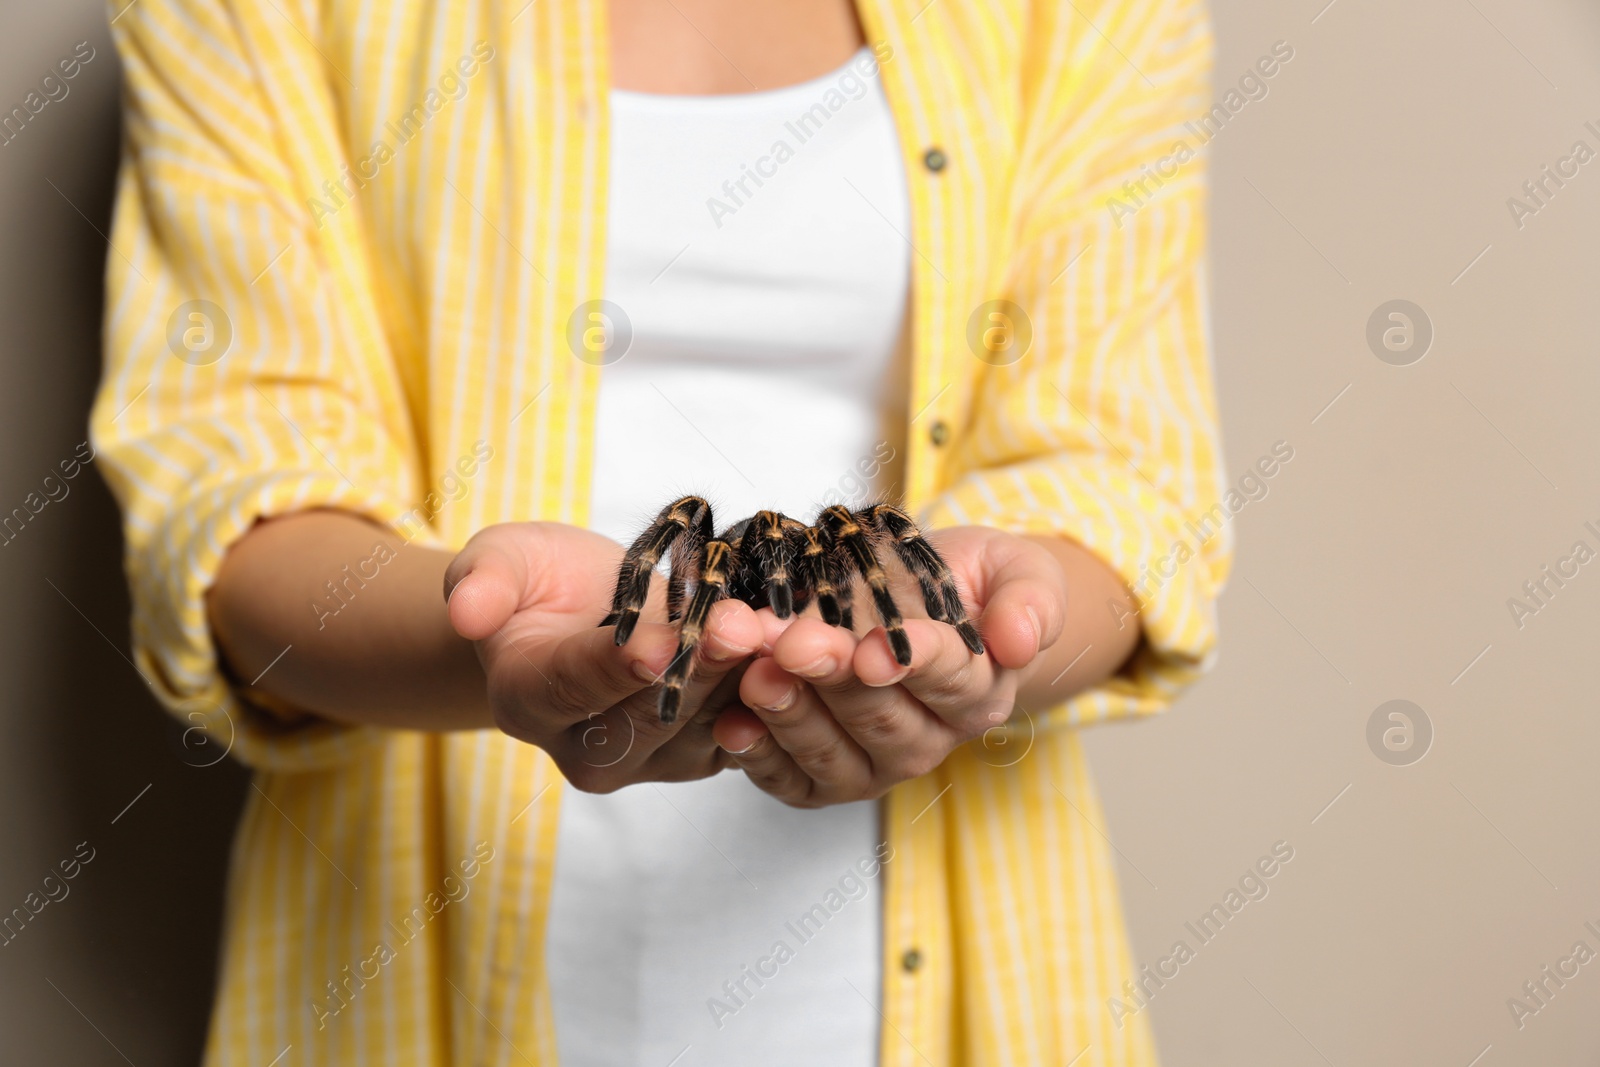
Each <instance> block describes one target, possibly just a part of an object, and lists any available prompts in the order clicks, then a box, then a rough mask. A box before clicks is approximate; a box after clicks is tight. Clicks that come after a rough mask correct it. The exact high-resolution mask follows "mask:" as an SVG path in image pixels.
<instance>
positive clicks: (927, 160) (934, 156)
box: [922, 146, 949, 174]
mask: <svg viewBox="0 0 1600 1067" xmlns="http://www.w3.org/2000/svg"><path fill="white" fill-rule="evenodd" d="M948 162H949V160H947V159H946V158H945V156H944V150H943V149H942V148H939V147H938V146H935V147H933V148H930V149H928V150H927V151H926V152H924V153H923V154H922V165H923V166H924V167H927V168H928V169H929V170H931V171H933V172H934V173H935V174H937V173H939V172H940V171H941V170H944V165H945V164H946V163H948Z"/></svg>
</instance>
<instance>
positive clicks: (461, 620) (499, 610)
mask: <svg viewBox="0 0 1600 1067" xmlns="http://www.w3.org/2000/svg"><path fill="white" fill-rule="evenodd" d="M506 534H507V531H506V530H505V529H504V528H503V527H495V526H491V527H489V528H488V529H486V530H481V531H479V532H478V533H477V534H475V535H473V537H472V539H471V540H470V541H468V542H467V543H466V546H465V547H463V548H462V549H461V551H460V552H459V553H457V554H456V558H455V559H453V560H451V561H450V566H449V567H448V568H446V569H445V572H444V598H445V604H446V606H447V607H448V609H449V612H450V625H451V626H453V627H455V631H456V633H458V634H460V635H461V636H462V637H464V638H466V639H467V640H469V641H482V640H483V639H484V638H487V637H490V636H493V635H494V634H495V633H497V632H498V631H499V630H500V628H501V627H503V626H504V625H505V624H506V623H507V622H509V621H510V620H511V616H512V614H513V613H514V612H515V611H516V610H517V606H518V605H519V604H521V603H522V596H523V593H524V591H525V590H526V589H527V587H528V561H527V555H526V553H524V552H523V551H521V550H520V548H519V547H518V546H517V545H515V544H512V543H511V542H510V539H509V538H508V537H507V536H506Z"/></svg>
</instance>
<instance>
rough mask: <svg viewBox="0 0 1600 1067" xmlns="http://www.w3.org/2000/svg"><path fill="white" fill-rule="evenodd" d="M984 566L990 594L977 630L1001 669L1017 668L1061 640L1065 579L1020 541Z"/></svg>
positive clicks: (1046, 557) (1036, 548)
mask: <svg viewBox="0 0 1600 1067" xmlns="http://www.w3.org/2000/svg"><path fill="white" fill-rule="evenodd" d="M1005 547H1006V549H1007V551H1002V552H996V553H993V554H992V555H991V556H990V558H989V559H987V560H985V563H986V564H987V565H988V567H989V573H988V574H987V575H986V576H985V578H986V581H985V583H984V584H985V586H986V588H987V590H988V596H987V598H986V602H985V603H984V606H983V617H982V619H981V620H980V621H979V623H978V626H979V629H980V630H982V632H983V641H984V644H985V645H987V646H988V647H989V651H990V652H991V653H992V654H993V655H994V658H995V661H996V662H997V663H999V664H1000V666H1002V667H1008V668H1011V669H1020V668H1022V667H1025V666H1027V665H1028V664H1029V663H1031V662H1033V658H1034V657H1035V656H1037V655H1038V654H1039V652H1040V651H1042V650H1043V649H1046V648H1049V647H1050V646H1051V645H1053V644H1055V643H1056V641H1057V640H1059V639H1060V637H1061V631H1062V628H1063V626H1064V625H1065V622H1066V618H1065V616H1066V610H1065V609H1066V577H1065V575H1064V574H1063V571H1062V567H1061V564H1060V563H1058V562H1057V561H1056V560H1055V558H1054V557H1053V556H1052V554H1051V553H1050V551H1049V550H1048V549H1046V548H1044V547H1043V546H1042V545H1037V544H1032V543H1029V542H1028V541H1026V540H1024V539H1022V538H1016V539H1015V540H1014V543H1010V544H1007V545H1006V546H1005Z"/></svg>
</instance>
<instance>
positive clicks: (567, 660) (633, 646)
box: [529, 623, 677, 726]
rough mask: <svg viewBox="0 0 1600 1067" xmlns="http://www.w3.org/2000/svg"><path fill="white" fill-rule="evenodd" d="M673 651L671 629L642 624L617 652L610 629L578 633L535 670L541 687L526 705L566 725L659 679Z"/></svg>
mask: <svg viewBox="0 0 1600 1067" xmlns="http://www.w3.org/2000/svg"><path fill="white" fill-rule="evenodd" d="M676 648H677V637H676V635H675V634H674V633H673V631H672V628H671V627H668V626H661V625H659V624H650V623H645V624H641V625H640V626H639V628H638V629H637V630H636V631H634V636H633V639H632V640H630V641H629V642H628V643H627V644H626V645H623V646H621V647H618V646H617V644H616V642H614V641H613V640H612V639H611V631H610V629H609V628H599V627H596V628H594V629H588V628H585V629H582V630H579V631H578V632H577V633H574V634H571V635H569V636H568V637H566V638H565V639H563V640H562V641H561V643H560V644H559V645H557V646H556V649H555V651H554V653H553V654H552V655H551V656H550V658H549V660H548V661H547V662H546V663H545V664H544V665H543V666H542V667H540V668H539V674H540V677H541V679H542V681H543V685H542V686H534V687H533V690H534V691H533V692H532V693H530V694H529V703H531V704H532V705H533V706H534V707H536V708H539V709H541V710H542V711H543V712H544V714H545V715H547V716H553V717H554V718H555V719H556V720H557V721H558V722H559V723H560V724H561V725H563V726H567V725H570V724H572V723H575V722H578V721H580V720H583V719H586V718H588V717H590V716H591V714H592V713H594V712H603V711H605V710H606V709H608V708H610V707H612V706H614V705H616V704H620V703H621V702H622V701H623V700H625V699H627V698H628V697H630V696H632V695H634V694H635V693H638V692H640V691H641V690H643V689H645V688H646V687H647V686H649V685H650V684H651V681H652V679H655V678H659V677H660V675H661V672H662V671H664V670H666V667H667V663H668V662H670V661H671V659H672V655H673V652H674V651H675V650H676Z"/></svg>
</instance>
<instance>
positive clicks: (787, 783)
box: [745, 767, 801, 803]
mask: <svg viewBox="0 0 1600 1067" xmlns="http://www.w3.org/2000/svg"><path fill="white" fill-rule="evenodd" d="M745 774H747V775H749V776H750V781H751V782H753V783H755V786H756V788H757V789H760V790H761V791H762V792H763V793H771V794H772V795H773V796H775V797H777V798H778V799H779V800H782V801H784V802H785V803H789V802H790V798H792V797H794V796H797V795H798V794H799V793H800V792H801V790H799V789H796V788H795V785H796V782H795V780H794V775H792V774H790V773H789V772H787V771H786V770H784V769H782V768H779V767H746V768H745Z"/></svg>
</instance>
